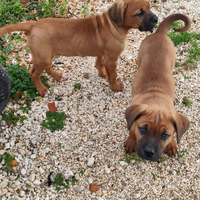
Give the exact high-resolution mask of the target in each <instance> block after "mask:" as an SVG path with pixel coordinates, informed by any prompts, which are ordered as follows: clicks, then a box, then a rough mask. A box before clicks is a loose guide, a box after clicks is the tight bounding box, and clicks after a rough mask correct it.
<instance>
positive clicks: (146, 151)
mask: <svg viewBox="0 0 200 200" xmlns="http://www.w3.org/2000/svg"><path fill="white" fill-rule="evenodd" d="M144 154H145V156H147V157H148V158H151V157H153V156H154V154H155V150H153V149H150V148H148V147H147V148H145V149H144Z"/></svg>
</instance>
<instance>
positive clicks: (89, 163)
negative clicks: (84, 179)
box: [87, 157, 94, 166]
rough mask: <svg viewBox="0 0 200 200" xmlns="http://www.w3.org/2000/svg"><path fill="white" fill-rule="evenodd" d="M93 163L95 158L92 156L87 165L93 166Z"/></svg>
mask: <svg viewBox="0 0 200 200" xmlns="http://www.w3.org/2000/svg"><path fill="white" fill-rule="evenodd" d="M93 164H94V158H93V157H91V158H89V159H88V163H87V165H88V166H92V165H93Z"/></svg>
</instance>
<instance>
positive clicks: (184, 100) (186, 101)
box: [182, 97, 190, 108]
mask: <svg viewBox="0 0 200 200" xmlns="http://www.w3.org/2000/svg"><path fill="white" fill-rule="evenodd" d="M182 102H183V104H184V105H185V106H187V107H188V108H189V107H190V100H189V99H187V98H186V97H184V98H183V101H182Z"/></svg>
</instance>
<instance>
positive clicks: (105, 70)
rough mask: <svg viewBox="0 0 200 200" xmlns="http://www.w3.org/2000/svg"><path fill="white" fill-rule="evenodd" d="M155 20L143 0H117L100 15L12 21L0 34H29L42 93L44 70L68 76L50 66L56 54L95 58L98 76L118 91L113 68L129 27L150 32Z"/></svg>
mask: <svg viewBox="0 0 200 200" xmlns="http://www.w3.org/2000/svg"><path fill="white" fill-rule="evenodd" d="M157 21H158V18H157V17H156V16H155V15H154V14H153V13H152V12H151V10H150V9H149V3H148V2H147V1H146V0H118V1H116V2H115V3H113V5H112V6H111V7H110V8H109V9H108V11H107V12H104V13H103V14H102V15H97V16H94V17H88V18H83V19H60V18H58V19H56V18H48V19H42V20H40V21H37V22H31V23H20V24H12V25H8V26H6V27H4V28H1V29H0V37H1V36H2V35H3V34H5V33H9V32H12V31H26V32H27V33H28V43H27V46H28V47H29V49H30V50H31V54H32V58H33V67H32V68H31V69H30V71H29V74H30V76H31V78H32V80H33V82H34V84H35V87H36V89H37V91H38V93H39V94H40V95H41V96H44V95H45V94H46V93H47V91H48V90H47V88H46V87H45V86H44V85H43V84H42V82H41V80H40V76H41V74H42V72H43V71H44V70H45V71H46V72H47V73H48V74H49V75H51V76H52V77H53V78H54V79H56V80H57V81H59V80H65V79H67V76H66V74H63V73H59V72H55V71H54V70H53V69H52V59H53V58H54V57H56V56H59V55H64V56H95V57H97V59H96V64H95V66H96V68H97V69H98V71H99V75H100V76H103V77H105V76H107V79H108V82H109V84H110V86H111V88H112V89H113V90H116V91H121V90H122V89H123V88H124V85H123V83H120V82H118V81H117V80H116V77H117V72H116V68H117V60H118V57H119V56H120V54H121V52H122V51H123V49H124V46H125V40H126V36H127V34H128V30H129V29H131V28H134V29H139V30H140V31H150V30H152V29H153V28H154V27H155V25H156V23H157Z"/></svg>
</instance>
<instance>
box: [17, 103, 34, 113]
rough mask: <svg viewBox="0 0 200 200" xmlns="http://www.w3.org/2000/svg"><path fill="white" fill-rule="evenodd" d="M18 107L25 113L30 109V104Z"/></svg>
mask: <svg viewBox="0 0 200 200" xmlns="http://www.w3.org/2000/svg"><path fill="white" fill-rule="evenodd" d="M19 109H20V110H22V112H23V113H27V114H28V111H29V110H31V105H30V104H28V105H23V106H20V107H19Z"/></svg>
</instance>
